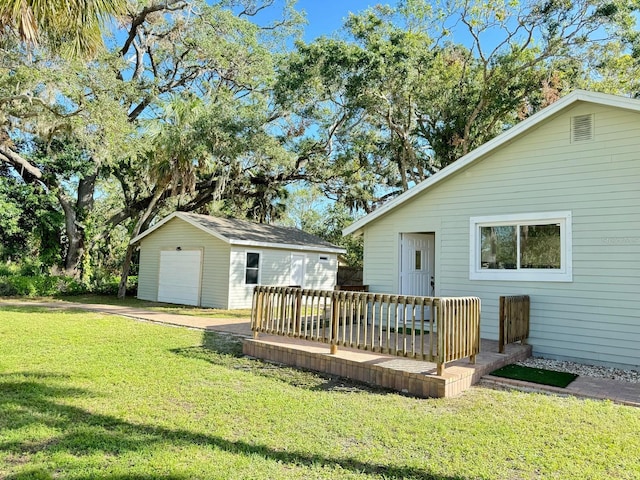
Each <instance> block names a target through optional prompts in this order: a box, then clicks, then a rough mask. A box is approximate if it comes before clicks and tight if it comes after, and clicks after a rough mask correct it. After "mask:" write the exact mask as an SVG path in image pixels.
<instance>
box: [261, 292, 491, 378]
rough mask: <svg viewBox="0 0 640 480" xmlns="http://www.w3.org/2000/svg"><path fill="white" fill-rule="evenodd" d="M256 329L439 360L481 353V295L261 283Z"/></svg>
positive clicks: (440, 364)
mask: <svg viewBox="0 0 640 480" xmlns="http://www.w3.org/2000/svg"><path fill="white" fill-rule="evenodd" d="M251 329H252V330H253V332H254V336H257V334H258V333H260V332H262V333H266V334H270V335H281V336H290V337H296V338H301V339H305V340H311V341H317V342H324V343H328V344H330V345H331V353H335V352H336V351H337V348H338V346H343V347H349V348H356V349H361V350H368V351H372V352H380V353H386V354H391V355H398V356H403V357H409V358H414V359H420V360H426V361H430V362H435V363H437V365H438V375H441V374H442V371H443V369H444V366H445V363H446V362H451V361H454V360H458V359H461V358H465V357H470V360H471V362H472V363H475V356H476V354H477V353H478V352H479V351H480V299H479V298H477V297H461V298H458V297H452V298H442V297H417V296H407V295H388V294H380V293H368V292H351V291H333V290H307V289H300V288H293V287H267V286H258V287H256V288H255V290H254V295H253V309H252V314H251Z"/></svg>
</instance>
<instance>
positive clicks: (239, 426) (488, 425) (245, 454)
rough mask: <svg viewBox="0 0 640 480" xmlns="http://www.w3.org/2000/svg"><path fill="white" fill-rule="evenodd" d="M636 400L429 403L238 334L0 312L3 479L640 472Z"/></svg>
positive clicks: (484, 397)
mask: <svg viewBox="0 0 640 480" xmlns="http://www.w3.org/2000/svg"><path fill="white" fill-rule="evenodd" d="M639 431H640V411H639V410H638V409H636V408H632V407H624V406H619V405H615V404H613V403H611V402H600V401H582V400H576V399H574V398H559V397H550V396H543V395H537V394H528V393H520V392H506V391H497V390H490V389H485V388H473V389H471V390H470V391H469V392H468V393H466V394H465V395H463V396H462V397H460V398H456V399H448V400H445V399H437V400H423V399H416V398H411V397H406V396H402V395H398V394H395V393H390V392H386V391H381V390H375V389H370V388H365V387H362V386H359V385H355V384H350V383H348V382H346V381H341V380H340V379H335V378H332V377H326V376H320V375H316V374H312V373H307V372H301V371H297V370H294V369H290V368H281V367H277V366H274V365H270V364H266V363H262V362H259V361H256V360H250V359H246V358H242V356H241V355H240V345H239V343H238V342H237V341H236V340H234V339H231V338H229V337H224V336H217V335H213V334H209V333H207V334H203V333H202V332H198V331H194V330H188V329H183V328H176V327H168V326H162V325H155V324H150V323H143V322H137V321H134V320H130V319H123V318H119V317H114V316H107V315H98V314H89V313H82V312H77V311H66V312H64V311H63V312H60V311H58V312H52V313H49V312H46V311H44V310H41V309H37V308H17V307H3V308H2V309H1V310H0V478H6V479H12V480H15V479H36V480H37V479H49V478H61V479H65V480H67V479H87V480H88V479H107V480H125V479H126V480H142V479H164V480H187V479H279V478H299V479H309V478H323V479H333V478H340V479H370V478H380V479H382V478H384V479H391V478H409V479H411V478H414V479H430V478H433V479H443V480H454V479H459V480H462V479H535V478H544V479H549V478H552V479H553V478H557V479H571V478H575V479H601V478H616V479H632V478H636V479H637V478H640V464H639V460H638V458H639V457H638V452H639V451H640V435H638V432H639Z"/></svg>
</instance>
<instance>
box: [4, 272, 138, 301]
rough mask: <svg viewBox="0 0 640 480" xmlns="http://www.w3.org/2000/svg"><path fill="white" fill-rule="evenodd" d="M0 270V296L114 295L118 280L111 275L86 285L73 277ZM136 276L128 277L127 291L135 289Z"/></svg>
mask: <svg viewBox="0 0 640 480" xmlns="http://www.w3.org/2000/svg"><path fill="white" fill-rule="evenodd" d="M8 273H10V272H8V271H6V270H3V271H0V297H55V296H58V295H81V294H84V293H99V294H105V295H116V294H117V293H118V284H119V281H118V279H117V278H115V277H112V278H109V279H103V280H102V281H101V282H99V283H94V284H92V285H86V284H84V283H82V282H79V281H78V280H76V279H74V278H73V277H65V276H56V275H43V274H40V275H15V274H13V275H12V274H8ZM137 283H138V278H137V277H129V281H128V282H127V292H130V293H134V292H135V291H136V290H137Z"/></svg>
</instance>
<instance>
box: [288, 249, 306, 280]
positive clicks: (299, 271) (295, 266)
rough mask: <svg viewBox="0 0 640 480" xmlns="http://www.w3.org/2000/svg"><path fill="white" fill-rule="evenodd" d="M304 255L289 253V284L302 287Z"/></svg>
mask: <svg viewBox="0 0 640 480" xmlns="http://www.w3.org/2000/svg"><path fill="white" fill-rule="evenodd" d="M305 260H306V256H305V255H301V254H298V253H292V254H291V278H290V280H289V281H290V283H289V285H295V286H299V287H301V288H304V264H305Z"/></svg>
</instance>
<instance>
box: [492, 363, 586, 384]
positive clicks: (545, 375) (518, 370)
mask: <svg viewBox="0 0 640 480" xmlns="http://www.w3.org/2000/svg"><path fill="white" fill-rule="evenodd" d="M491 375H495V376H496V377H503V378H512V379H514V380H524V381H526V382H533V383H538V384H541V385H551V386H553V387H560V388H565V387H566V386H567V385H569V384H570V383H571V382H573V381H574V380H575V379H576V378H578V375H575V374H573V373H567V372H557V371H555V370H546V369H544V368H532V367H525V366H522V365H515V364H514V365H506V366H504V367H502V368H499V369H497V370H494V371H493V372H491Z"/></svg>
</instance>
